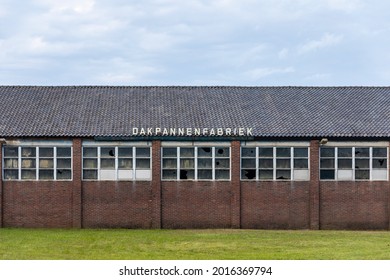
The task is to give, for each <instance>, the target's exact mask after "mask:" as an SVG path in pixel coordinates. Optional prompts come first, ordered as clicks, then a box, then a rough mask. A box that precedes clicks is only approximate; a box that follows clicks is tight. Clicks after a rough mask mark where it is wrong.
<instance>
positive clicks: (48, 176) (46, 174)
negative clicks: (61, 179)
mask: <svg viewBox="0 0 390 280" xmlns="http://www.w3.org/2000/svg"><path fill="white" fill-rule="evenodd" d="M53 179H54V174H53V169H45V170H39V180H53Z"/></svg>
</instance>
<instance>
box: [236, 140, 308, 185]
mask: <svg viewBox="0 0 390 280" xmlns="http://www.w3.org/2000/svg"><path fill="white" fill-rule="evenodd" d="M243 148H256V152H255V153H256V154H255V157H252V158H253V159H255V160H256V166H255V168H256V178H254V179H246V178H243V177H242V170H243V168H242V159H243V156H242V154H243V153H242V149H243ZM259 148H273V151H272V153H273V156H272V161H273V165H272V174H273V178H272V179H260V178H259V168H260V167H259ZM276 148H290V155H291V158H290V160H291V163H290V169H291V173H290V179H276V170H277V169H278V168H276V159H277V158H276ZM294 148H307V169H302V168H294V158H295V157H294ZM248 159H249V157H248ZM297 159H301V158H300V157H297ZM244 169H254V168H244ZM298 170H307V178H305V179H297V178H296V177H297V176H295V174H294V173H295V172H294V171H298ZM240 180H241V181H248V182H253V181H280V182H283V181H287V182H288V181H310V142H307V141H295V142H294V141H265V142H261V141H242V142H241V147H240Z"/></svg>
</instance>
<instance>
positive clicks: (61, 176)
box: [57, 169, 72, 180]
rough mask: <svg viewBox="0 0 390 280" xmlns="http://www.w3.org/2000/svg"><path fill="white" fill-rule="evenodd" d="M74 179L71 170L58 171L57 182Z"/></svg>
mask: <svg viewBox="0 0 390 280" xmlns="http://www.w3.org/2000/svg"><path fill="white" fill-rule="evenodd" d="M70 179H72V171H71V170H63V169H57V180H70Z"/></svg>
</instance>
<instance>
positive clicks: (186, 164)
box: [180, 159, 195, 168]
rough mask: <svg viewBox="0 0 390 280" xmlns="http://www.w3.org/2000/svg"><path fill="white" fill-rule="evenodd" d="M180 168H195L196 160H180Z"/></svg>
mask: <svg viewBox="0 0 390 280" xmlns="http://www.w3.org/2000/svg"><path fill="white" fill-rule="evenodd" d="M180 168H195V160H194V159H181V160H180Z"/></svg>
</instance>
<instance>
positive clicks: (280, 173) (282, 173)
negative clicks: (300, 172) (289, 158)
mask: <svg viewBox="0 0 390 280" xmlns="http://www.w3.org/2000/svg"><path fill="white" fill-rule="evenodd" d="M276 179H277V180H289V179H291V170H276Z"/></svg>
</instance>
